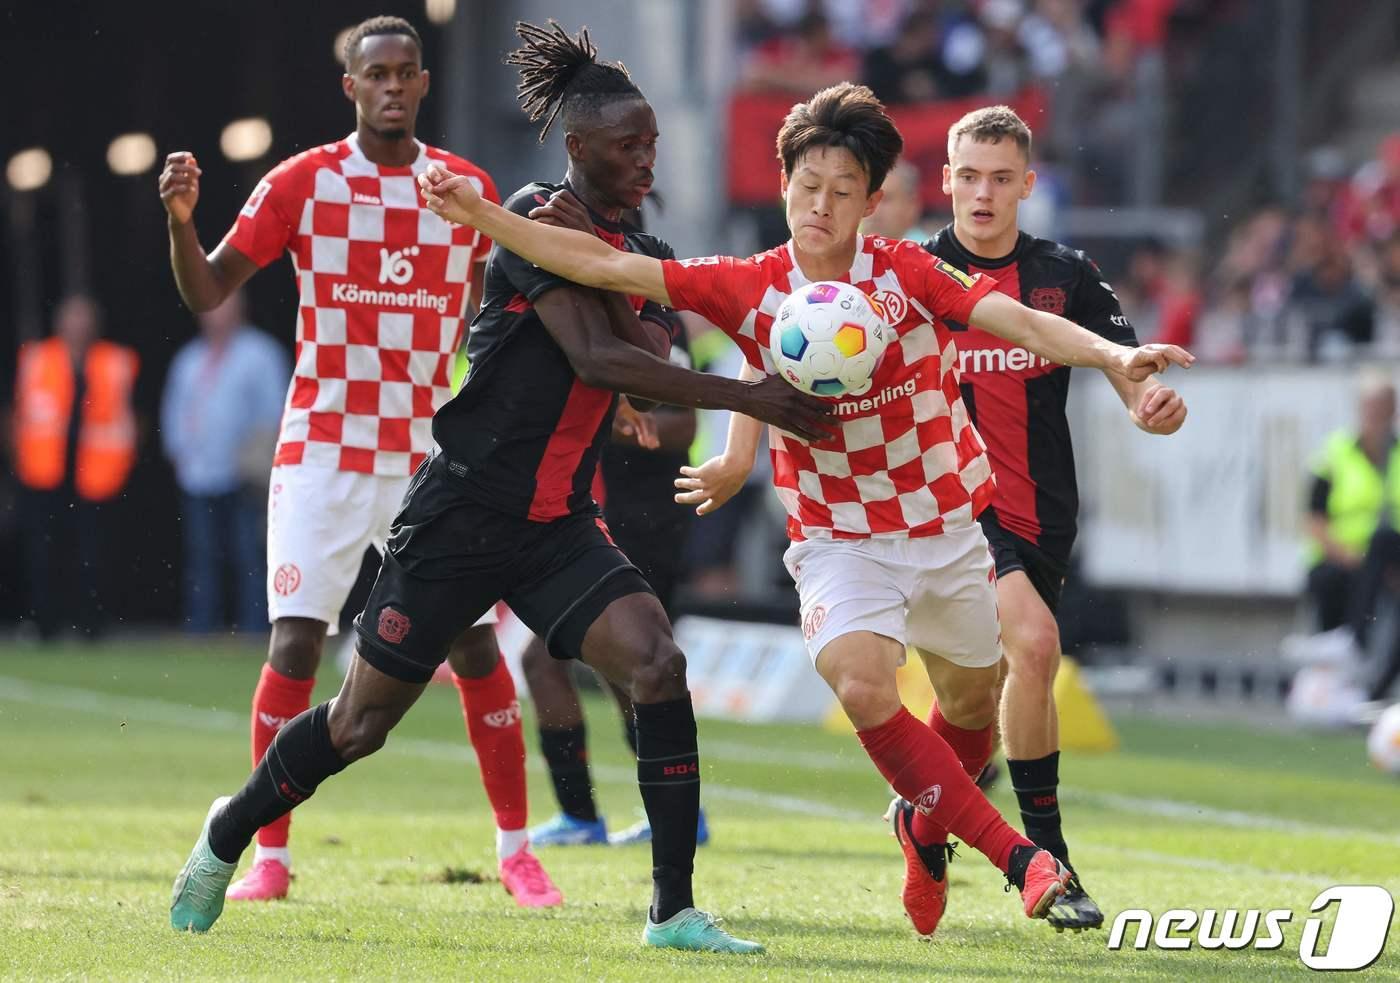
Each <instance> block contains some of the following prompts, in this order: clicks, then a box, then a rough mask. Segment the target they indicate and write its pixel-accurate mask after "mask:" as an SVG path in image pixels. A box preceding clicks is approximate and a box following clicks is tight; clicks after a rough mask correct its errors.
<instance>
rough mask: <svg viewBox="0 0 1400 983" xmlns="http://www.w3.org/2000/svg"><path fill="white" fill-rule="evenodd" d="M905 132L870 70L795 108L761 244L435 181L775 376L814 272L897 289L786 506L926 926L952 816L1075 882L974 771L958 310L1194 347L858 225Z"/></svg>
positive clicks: (983, 840) (1098, 356)
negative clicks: (718, 250)
mask: <svg viewBox="0 0 1400 983" xmlns="http://www.w3.org/2000/svg"><path fill="white" fill-rule="evenodd" d="M902 145H903V141H902V139H901V137H900V135H899V131H898V130H897V129H896V128H895V126H894V124H893V122H892V121H891V120H890V119H889V117H888V116H887V115H886V114H885V111H884V108H883V107H882V106H881V105H880V103H879V102H878V101H877V100H876V99H875V97H874V96H873V95H872V94H871V92H870V90H869V89H867V88H865V87H864V86H858V85H852V84H850V83H843V84H841V85H837V86H833V87H831V88H829V89H824V90H822V91H821V92H819V93H817V94H816V95H815V96H813V97H812V98H811V99H810V100H808V101H807V102H805V103H799V104H798V105H796V106H794V107H793V109H792V111H791V112H790V113H789V114H788V117H787V119H786V120H785V121H784V124H783V127H782V130H781V131H780V133H779V136H778V153H779V158H780V159H781V161H782V173H781V184H782V191H783V195H784V198H785V200H786V211H787V219H788V225H789V228H790V229H791V230H792V233H793V237H792V239H791V240H790V241H789V242H788V243H786V244H784V245H783V246H780V247H778V248H776V249H773V250H770V251H768V252H765V253H760V254H758V255H756V256H753V257H750V258H749V259H735V258H732V257H725V256H714V257H708V258H702V259H692V260H686V261H684V262H679V261H675V260H665V259H659V258H657V257H654V256H642V255H638V254H635V253H624V252H619V251H617V250H613V249H608V248H607V247H606V245H605V244H602V243H598V242H596V241H594V240H593V239H592V238H590V237H589V236H587V235H585V234H583V233H580V232H575V231H573V230H570V229H559V228H551V227H549V226H546V225H542V224H540V223H538V222H529V221H526V220H525V219H524V218H523V217H521V216H519V215H514V214H512V213H511V212H510V211H508V210H505V209H502V208H501V207H500V206H498V205H495V204H494V203H492V202H490V201H487V200H486V199H484V198H483V197H482V196H481V195H480V194H479V193H478V192H477V191H476V189H475V188H473V187H472V186H471V184H470V182H469V181H467V180H466V179H465V178H463V177H461V176H454V175H451V174H450V173H449V172H448V171H447V170H446V169H443V168H430V169H429V170H428V172H427V173H425V174H424V175H423V177H422V178H421V179H420V181H419V183H420V184H421V185H422V186H423V188H424V193H425V195H426V197H427V201H428V204H429V206H430V207H431V208H433V210H434V211H436V212H437V213H438V214H440V215H442V216H443V217H445V218H447V219H449V220H451V221H454V222H460V223H463V224H468V225H472V226H474V227H475V228H477V229H479V230H481V231H482V232H483V233H485V234H487V235H490V236H492V237H493V238H494V239H495V240H496V242H497V244H498V248H505V249H510V250H512V251H513V252H515V253H517V254H519V255H521V256H523V257H524V258H525V259H526V260H528V261H530V262H533V263H537V264H539V265H540V266H541V267H543V268H545V269H548V270H550V271H552V272H554V273H556V274H557V275H559V276H563V277H566V278H568V279H569V280H571V281H573V282H576V283H586V284H591V285H593V286H596V287H600V288H602V289H605V290H622V291H626V292H627V293H629V294H639V295H641V296H644V297H647V298H650V299H651V300H653V301H655V302H657V303H662V304H666V305H668V306H673V307H677V308H680V309H682V310H693V311H695V312H696V313H698V314H700V315H702V316H703V317H705V318H707V319H708V320H710V321H711V322H713V323H714V324H716V325H718V326H719V327H720V328H722V329H723V330H724V331H726V332H727V333H728V334H730V336H731V337H733V338H734V339H735V341H736V342H737V343H738V344H739V346H740V348H741V349H742V350H743V351H744V354H745V357H746V359H747V361H748V363H749V368H750V369H751V370H753V371H754V372H757V373H762V374H765V375H767V374H770V373H772V372H773V365H772V360H771V358H770V356H769V355H768V351H767V349H768V340H769V339H768V336H769V333H770V331H771V328H772V323H773V316H774V315H775V313H776V312H777V310H778V307H779V306H780V305H781V303H782V302H783V300H784V299H785V298H786V297H787V295H788V294H789V293H790V292H792V291H793V290H795V289H797V288H798V287H800V286H802V285H804V284H806V283H810V282H813V281H817V280H843V281H849V282H851V283H854V284H856V285H857V286H859V287H860V288H861V289H863V290H864V291H865V292H866V293H867V294H869V295H871V296H872V297H874V299H875V301H876V302H877V303H878V304H879V305H880V308H881V310H882V311H883V312H884V315H885V318H886V320H887V321H888V322H889V323H890V324H891V325H892V326H893V327H894V329H895V332H896V336H897V338H896V341H894V342H893V343H891V345H890V347H889V348H888V349H887V351H886V352H885V355H884V358H883V360H882V361H881V364H880V366H879V368H878V369H877V371H876V374H875V377H874V379H873V380H872V385H871V387H870V389H869V391H868V393H867V394H865V395H863V396H860V397H855V396H852V397H846V398H842V399H839V400H837V401H836V403H835V411H836V415H837V418H838V422H839V429H838V432H837V433H836V434H835V435H833V436H831V437H827V438H823V439H818V440H812V439H811V438H810V437H808V436H806V435H801V434H781V433H780V434H774V435H773V440H772V445H773V459H774V462H773V467H774V482H775V484H776V485H777V488H778V493H779V496H780V497H781V498H782V500H783V502H784V504H785V505H786V506H787V509H788V514H789V523H788V528H789V533H790V536H791V538H792V539H793V545H792V546H791V547H790V548H789V550H788V553H787V556H786V560H787V565H788V569H789V571H790V572H791V573H792V575H793V577H794V579H795V581H796V583H797V589H798V594H799V597H800V601H801V613H802V624H803V629H804V636H805V637H806V640H807V647H808V652H809V654H810V655H811V656H812V658H813V661H814V663H815V665H816V669H817V671H818V673H820V674H821V676H822V677H823V678H824V679H825V680H826V681H827V683H828V684H829V685H830V686H831V688H832V690H833V691H834V692H835V693H836V696H837V698H838V700H839V701H840V702H841V705H842V707H843V709H844V710H845V712H846V714H847V716H848V717H849V718H850V719H851V721H852V723H853V724H854V725H855V727H856V730H857V734H858V736H859V738H860V741H861V744H862V745H863V746H864V748H865V750H866V752H867V753H868V754H869V755H870V757H871V760H872V761H873V762H874V764H875V766H876V768H877V769H878V770H879V771H880V773H881V774H882V775H883V776H884V777H885V779H886V780H887V781H889V783H890V784H891V785H892V786H893V787H894V789H895V790H896V792H897V793H898V795H899V796H900V797H901V798H902V800H903V801H898V800H897V801H896V803H894V804H893V805H894V807H895V808H893V809H892V813H891V814H892V817H893V819H894V822H895V824H896V829H897V831H898V834H899V839H900V843H901V845H902V846H903V848H904V853H905V859H906V864H905V887H904V893H903V897H904V904H905V909H906V911H907V912H908V913H909V915H910V917H911V919H912V920H913V922H914V925H915V928H916V930H917V931H918V932H919V933H920V934H922V935H929V934H932V932H933V931H934V929H935V928H936V927H937V924H938V920H939V918H941V916H942V912H943V907H944V902H945V897H946V888H947V878H946V856H945V853H944V852H943V851H939V850H936V849H933V848H921V847H920V845H919V844H920V843H921V842H922V843H930V844H937V843H938V839H937V837H938V836H940V835H946V834H943V833H942V830H944V829H948V830H952V831H953V832H954V833H956V834H957V835H958V836H959V837H960V838H961V839H963V841H964V842H966V843H968V844H970V845H971V846H972V847H974V848H975V849H977V850H979V851H981V852H982V853H983V854H985V855H986V856H987V858H988V859H989V860H991V861H992V863H994V864H995V865H996V866H997V867H998V868H999V869H1000V870H1001V871H1002V872H1003V873H1004V874H1006V876H1007V879H1008V881H1009V883H1011V884H1012V885H1014V886H1015V887H1016V888H1018V889H1019V891H1020V894H1021V899H1022V902H1023V906H1024V910H1025V913H1026V915H1027V916H1029V917H1043V916H1044V915H1045V914H1046V912H1047V911H1048V910H1049V908H1050V905H1051V904H1052V903H1053V901H1054V899H1055V898H1056V897H1057V896H1058V895H1059V894H1060V893H1062V892H1063V890H1064V884H1065V882H1066V881H1067V880H1068V879H1069V876H1070V873H1069V870H1068V869H1067V868H1065V867H1063V866H1062V865H1061V864H1060V863H1059V862H1058V861H1057V860H1056V859H1055V858H1054V856H1053V855H1052V854H1051V853H1050V852H1049V851H1046V850H1042V849H1040V848H1038V847H1037V846H1035V844H1033V843H1032V842H1031V841H1030V840H1028V839H1026V838H1025V837H1023V836H1021V835H1020V834H1019V833H1017V832H1016V831H1015V830H1014V829H1012V828H1011V827H1010V826H1009V825H1007V823H1006V822H1005V821H1004V820H1003V819H1002V818H1001V816H1000V815H999V814H998V813H997V811H996V809H995V808H994V807H993V806H992V805H991V803H989V802H988V801H987V800H986V798H985V797H984V796H983V795H982V793H981V792H980V791H979V790H978V789H977V787H976V786H975V785H974V784H973V780H972V778H971V777H970V776H969V774H968V772H967V771H965V770H964V762H968V761H973V760H976V759H979V758H980V759H981V761H985V760H986V758H987V756H989V755H990V753H991V748H992V744H993V738H994V729H993V723H994V719H995V716H996V711H997V680H998V676H999V667H1000V664H1001V660H1002V653H1001V644H1000V638H999V626H998V622H997V611H996V592H995V587H994V585H993V582H994V577H995V574H994V570H993V566H992V561H991V558H990V556H989V553H988V549H987V540H986V538H985V536H983V534H982V531H981V527H980V526H978V525H977V523H976V522H975V521H974V520H975V518H976V515H977V514H978V513H979V512H980V511H981V510H982V509H983V508H985V507H986V506H987V505H988V504H989V503H990V501H991V499H992V496H993V493H994V490H995V483H994V481H993V479H992V474H991V466H990V464H989V462H988V460H987V455H986V452H985V450H984V448H983V445H982V441H981V439H980V438H979V437H978V435H977V431H976V429H975V428H974V427H973V426H972V423H971V420H970V419H969V418H968V413H967V409H966V407H965V406H964V405H963V401H962V395H961V392H960V391H959V387H958V374H957V346H956V344H955V343H954V341H953V337H952V333H951V332H950V331H949V329H948V327H947V325H946V324H945V323H944V322H945V320H948V321H954V322H959V323H975V324H977V325H978V326H979V327H981V328H983V329H984V330H987V331H990V332H991V333H993V334H995V335H997V336H998V337H1002V338H1004V339H1006V340H1007V341H1010V342H1012V343H1013V344H1015V345H1018V346H1022V347H1025V348H1027V349H1028V350H1030V351H1033V352H1035V353H1036V354H1038V355H1041V356H1043V357H1046V358H1049V359H1051V360H1052V361H1054V362H1057V363H1060V364H1066V365H1087V366H1093V367H1095V368H1101V369H1107V370H1109V371H1112V372H1115V373H1118V374H1121V375H1123V376H1125V377H1127V378H1130V379H1133V380H1135V381H1136V380H1139V379H1143V378H1146V377H1148V376H1149V375H1151V373H1152V372H1154V371H1156V370H1160V369H1165V367H1166V366H1167V364H1169V363H1175V364H1180V365H1188V364H1190V362H1191V356H1190V355H1189V353H1187V352H1185V351H1184V350H1182V349H1180V348H1177V347H1175V346H1170V345H1151V346H1144V347H1142V348H1136V349H1132V348H1127V347H1124V346H1122V345H1118V344H1115V343H1113V342H1110V341H1107V340H1106V339H1103V338H1101V337H1099V336H1098V335H1095V334H1093V333H1092V332H1089V331H1086V330H1084V329H1083V328H1081V327H1079V326H1077V325H1075V324H1073V323H1071V322H1069V321H1067V320H1065V319H1064V318H1062V317H1060V316H1058V315H1056V314H1052V313H1049V312H1046V311H1037V310H1034V309H1031V308H1028V307H1025V306H1023V305H1021V304H1019V303H1017V302H1016V301H1015V300H1013V299H1011V298H1010V297H1008V296H1006V295H1005V294H1002V293H998V292H995V291H994V286H995V284H994V282H993V280H992V279H991V278H990V277H988V276H985V275H981V274H978V275H968V274H966V273H964V272H962V271H960V270H958V269H956V268H955V267H953V266H951V265H949V264H948V263H946V262H944V261H941V260H938V259H936V258H934V257H933V256H931V255H930V254H929V253H927V252H925V251H924V250H923V249H922V248H920V247H919V246H918V245H917V244H915V243H912V242H908V241H905V240H898V241H893V240H888V239H884V238H867V237H864V236H861V235H859V233H858V227H859V223H860V220H861V219H862V218H863V217H865V216H867V215H869V214H870V213H871V212H872V211H873V210H874V208H875V206H876V205H877V204H878V203H879V195H880V184H881V182H882V181H883V179H884V177H885V175H886V174H887V173H888V171H889V169H890V167H891V166H892V165H893V164H894V162H895V160H896V159H897V158H898V156H899V152H900V150H901V149H902ZM910 645H912V646H914V647H915V648H916V649H918V651H919V652H920V654H921V656H922V657H923V661H924V664H925V666H926V668H927V670H928V672H929V675H930V678H931V680H932V682H933V686H934V691H935V693H936V694H937V696H938V699H939V705H940V708H941V712H942V714H943V715H944V717H945V718H946V719H947V720H948V721H949V722H950V723H951V724H953V725H954V726H955V727H956V730H951V729H950V730H948V731H946V734H947V736H950V737H952V738H953V740H954V741H955V742H956V744H954V745H952V746H950V743H949V741H948V740H947V739H946V738H945V736H944V734H941V733H940V732H939V731H938V730H936V729H934V728H931V727H929V726H928V725H927V724H925V723H924V722H922V721H919V720H916V719H915V718H914V717H913V716H912V715H910V714H909V712H908V711H907V710H906V709H904V707H903V705H902V704H901V703H900V700H899V693H898V690H897V688H896V685H895V670H896V668H897V667H898V665H899V664H900V663H901V662H902V661H903V660H904V656H905V651H906V647H907V646H910ZM977 768H978V769H980V768H981V763H980V762H979V763H978V764H977ZM970 770H972V769H970V768H969V769H968V771H970Z"/></svg>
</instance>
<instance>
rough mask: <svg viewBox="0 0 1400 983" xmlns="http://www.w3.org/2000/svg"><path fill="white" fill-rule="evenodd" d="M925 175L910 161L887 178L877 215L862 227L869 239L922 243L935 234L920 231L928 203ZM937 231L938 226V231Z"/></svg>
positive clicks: (875, 212) (895, 167)
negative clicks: (924, 200) (924, 192)
mask: <svg viewBox="0 0 1400 983" xmlns="http://www.w3.org/2000/svg"><path fill="white" fill-rule="evenodd" d="M922 184H923V175H922V174H920V173H919V169H918V168H917V167H915V166H914V165H913V164H911V163H910V162H909V161H907V160H901V161H900V162H899V163H898V164H896V165H895V166H894V168H893V169H892V170H891V171H890V173H889V174H888V175H886V177H885V183H884V184H883V185H881V187H882V188H883V189H884V192H885V193H884V196H883V197H881V199H880V203H879V204H878V205H876V206H875V211H874V212H872V213H871V214H870V217H869V218H867V219H866V220H865V221H864V222H862V223H861V231H862V232H864V233H865V234H866V235H872V236H884V237H885V238H886V239H912V240H913V241H915V242H918V243H922V242H923V241H924V240H925V239H928V238H930V237H931V233H930V232H927V231H925V230H924V229H923V228H921V227H920V222H919V220H920V219H921V218H923V214H924V203H923V195H922V193H921V186H922ZM934 229H935V231H937V226H935V227H934Z"/></svg>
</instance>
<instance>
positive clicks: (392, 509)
mask: <svg viewBox="0 0 1400 983" xmlns="http://www.w3.org/2000/svg"><path fill="white" fill-rule="evenodd" d="M410 480H411V479H410V477H409V476H408V475H404V476H403V477H397V476H395V477H390V476H388V475H378V474H361V473H359V472H356V471H333V470H330V469H327V468H316V467H307V466H306V465H304V464H293V465H278V466H276V467H274V468H273V469H272V479H271V481H270V482H269V484H268V495H267V614H268V620H270V621H276V620H277V619H278V618H313V619H315V620H316V621H324V622H325V623H326V624H327V625H328V626H329V627H328V629H327V633H328V634H331V635H334V634H336V633H337V632H338V631H339V630H340V628H339V625H338V622H339V620H340V609H341V608H343V607H344V606H345V599H346V598H347V597H348V596H349V595H350V590H351V588H353V587H354V586H355V578H356V577H358V576H359V573H360V564H361V563H362V562H363V561H364V555H365V547H367V546H372V547H374V549H375V551H376V552H378V553H380V554H381V555H382V554H383V552H384V543H385V541H386V540H387V539H388V538H389V527H390V525H392V524H393V521H394V516H395V515H397V514H398V511H399V506H400V505H401V504H402V502H403V496H404V492H405V491H407V490H408V483H409V481H410ZM495 622H496V613H495V611H494V609H493V610H491V611H487V612H486V614H485V615H483V616H482V618H481V620H480V621H478V622H477V624H478V625H489V624H495Z"/></svg>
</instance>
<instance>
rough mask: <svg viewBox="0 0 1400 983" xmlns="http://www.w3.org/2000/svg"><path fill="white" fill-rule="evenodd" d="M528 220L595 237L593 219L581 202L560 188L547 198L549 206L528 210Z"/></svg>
mask: <svg viewBox="0 0 1400 983" xmlns="http://www.w3.org/2000/svg"><path fill="white" fill-rule="evenodd" d="M530 218H532V219H534V220H535V221H536V222H543V223H544V224H545V225H557V226H558V227H559V228H561V229H573V230H575V231H576V232H587V233H588V234H589V235H596V234H597V230H595V229H594V228H593V217H592V216H591V215H589V214H588V209H587V208H586V207H584V204H583V202H581V201H579V200H578V199H577V198H575V197H574V195H573V192H571V191H568V190H567V189H563V188H561V189H560V190H558V191H556V192H554V194H552V195H550V196H549V204H547V205H541V206H539V207H538V208H532V209H530Z"/></svg>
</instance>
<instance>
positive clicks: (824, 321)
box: [768, 280, 894, 396]
mask: <svg viewBox="0 0 1400 983" xmlns="http://www.w3.org/2000/svg"><path fill="white" fill-rule="evenodd" d="M893 338H894V329H893V328H891V327H890V326H889V325H888V324H886V323H885V319H884V318H883V317H881V316H880V312H879V311H877V310H876V308H875V305H874V304H873V303H871V301H870V298H869V297H867V296H866V295H865V293H864V292H863V291H862V290H860V289H859V288H858V287H853V286H851V285H850V284H849V283H836V282H833V281H830V280H819V281H818V282H816V283H809V284H807V285H806V286H805V287H800V288H798V289H797V290H795V291H793V292H792V293H791V294H789V295H788V298H787V300H785V301H783V303H782V306H781V307H779V308H778V314H777V316H776V317H774V319H773V330H772V332H771V334H770V335H769V338H768V350H769V354H771V355H772V356H773V364H774V365H775V366H776V367H777V371H778V374H779V375H781V376H782V377H783V378H784V379H786V380H787V381H788V382H790V383H792V384H793V385H794V386H796V387H797V388H798V389H801V390H802V391H803V392H805V393H811V394H812V395H813V396H848V395H853V396H859V395H860V394H861V393H863V392H865V391H866V390H867V389H869V388H870V380H871V378H872V377H873V376H874V375H875V367H876V366H877V365H879V364H880V356H881V355H883V354H884V351H885V346H886V345H888V344H889V343H890V341H891V340H893Z"/></svg>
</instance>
